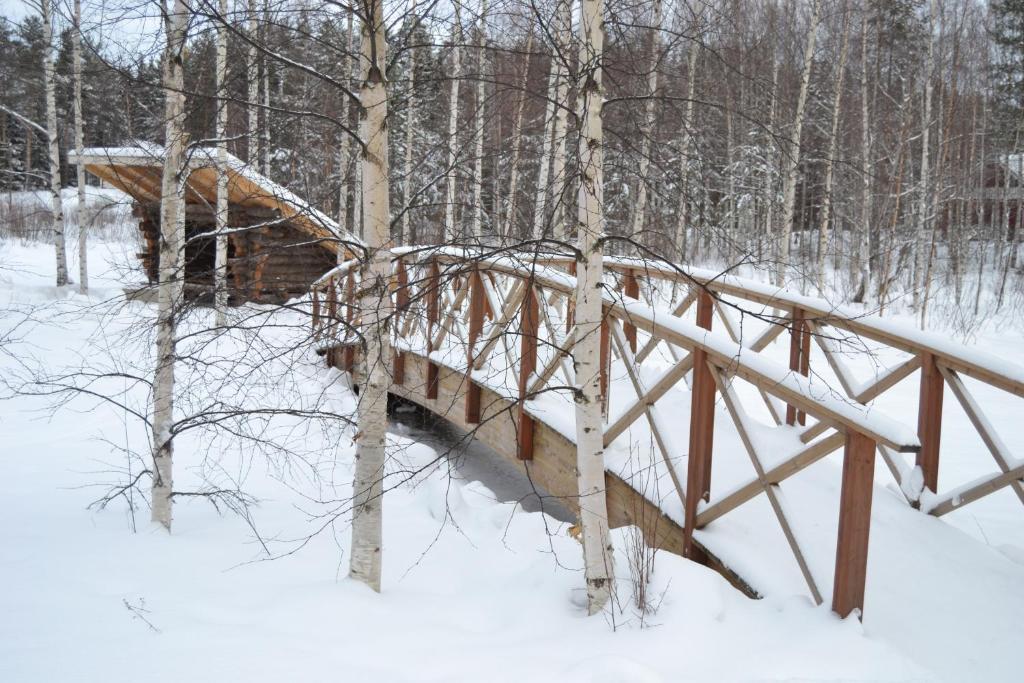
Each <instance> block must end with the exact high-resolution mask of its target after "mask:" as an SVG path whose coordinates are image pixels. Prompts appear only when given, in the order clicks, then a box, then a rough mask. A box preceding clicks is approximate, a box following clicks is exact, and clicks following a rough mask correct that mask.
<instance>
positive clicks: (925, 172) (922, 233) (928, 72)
mask: <svg viewBox="0 0 1024 683" xmlns="http://www.w3.org/2000/svg"><path fill="white" fill-rule="evenodd" d="M937 11H938V9H937V7H936V0H931V2H930V3H929V9H928V57H927V61H926V62H925V67H924V102H923V106H922V108H921V183H920V195H919V196H918V200H917V231H916V233H917V239H916V244H915V246H914V286H913V293H912V300H913V306H914V310H915V311H920V306H921V290H922V288H923V287H924V259H925V253H924V252H925V249H927V248H930V245H929V244H927V242H928V225H929V224H930V222H931V215H930V214H931V203H930V202H929V199H930V197H931V193H930V192H929V190H930V188H931V176H930V175H929V173H930V168H929V163H930V160H931V150H930V149H929V134H930V133H931V128H932V90H933V87H934V86H933V82H932V75H933V71H934V70H935V40H934V37H933V33H934V32H935V14H936V12H937Z"/></svg>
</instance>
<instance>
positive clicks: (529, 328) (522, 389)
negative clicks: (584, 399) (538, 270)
mask: <svg viewBox="0 0 1024 683" xmlns="http://www.w3.org/2000/svg"><path fill="white" fill-rule="evenodd" d="M521 307H522V308H521V310H522V319H521V322H520V330H519V334H520V339H521V342H520V347H519V348H520V354H519V420H518V422H517V425H518V434H517V449H516V455H517V457H518V458H519V459H520V460H533V418H532V417H531V416H530V415H529V413H527V412H526V399H527V396H526V391H527V387H529V385H530V380H531V379H532V378H533V375H534V373H535V372H536V371H537V331H538V329H539V327H540V326H539V319H540V308H539V304H538V302H537V293H536V291H535V290H534V288H533V283H532V282H527V283H526V295H525V296H524V297H523V303H522V304H521Z"/></svg>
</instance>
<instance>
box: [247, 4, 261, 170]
mask: <svg viewBox="0 0 1024 683" xmlns="http://www.w3.org/2000/svg"><path fill="white" fill-rule="evenodd" d="M257 16H258V15H257V12H256V0H249V36H248V37H249V41H250V43H249V55H248V64H247V67H248V72H247V73H246V88H247V90H246V99H247V100H248V107H247V113H248V118H249V122H248V130H247V131H246V138H247V139H248V148H247V151H246V158H247V160H248V162H249V165H250V166H252V167H253V169H254V170H256V171H259V170H260V108H259V100H260V65H259V62H258V61H257V59H258V52H257V50H256V42H257V40H258V39H259V35H258V33H259V31H258V29H259V20H258V19H257Z"/></svg>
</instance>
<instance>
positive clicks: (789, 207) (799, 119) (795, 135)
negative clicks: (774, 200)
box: [776, 0, 821, 286]
mask: <svg viewBox="0 0 1024 683" xmlns="http://www.w3.org/2000/svg"><path fill="white" fill-rule="evenodd" d="M820 22H821V0H814V3H813V5H812V6H811V22H810V26H809V27H808V30H807V44H806V47H805V48H804V62H803V71H802V72H801V76H800V92H799V94H798V95H797V100H796V114H795V115H794V117H793V126H792V128H791V132H790V135H789V144H788V149H787V150H786V156H785V165H784V168H785V172H784V174H783V177H784V178H785V185H784V186H783V191H782V233H781V234H780V235H779V263H778V271H777V273H776V284H778V285H779V286H781V285H783V284H784V283H785V279H786V269H787V267H788V266H789V243H790V236H791V234H792V231H793V216H794V213H795V209H796V182H797V165H798V163H799V162H800V135H801V133H802V132H803V125H804V111H805V109H806V108H807V90H808V88H809V87H810V83H811V66H812V65H813V63H814V44H815V41H816V40H817V36H818V24H819V23H820Z"/></svg>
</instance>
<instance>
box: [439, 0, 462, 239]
mask: <svg viewBox="0 0 1024 683" xmlns="http://www.w3.org/2000/svg"><path fill="white" fill-rule="evenodd" d="M461 9H462V5H461V3H460V2H459V0H455V23H454V25H453V26H452V66H451V70H452V72H451V89H450V90H449V92H448V140H447V143H448V165H447V166H446V167H445V174H446V180H445V202H444V235H443V237H442V239H441V241H442V242H455V241H456V240H458V239H459V230H458V228H457V226H456V225H455V183H456V177H457V174H456V172H455V162H456V158H457V157H456V148H457V137H458V125H459V79H460V78H461V77H462V74H461V73H459V72H460V71H461V70H462V67H461V61H460V60H461V58H462V50H461V47H462V46H461V43H462V12H461Z"/></svg>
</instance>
